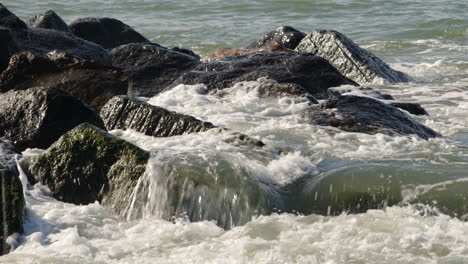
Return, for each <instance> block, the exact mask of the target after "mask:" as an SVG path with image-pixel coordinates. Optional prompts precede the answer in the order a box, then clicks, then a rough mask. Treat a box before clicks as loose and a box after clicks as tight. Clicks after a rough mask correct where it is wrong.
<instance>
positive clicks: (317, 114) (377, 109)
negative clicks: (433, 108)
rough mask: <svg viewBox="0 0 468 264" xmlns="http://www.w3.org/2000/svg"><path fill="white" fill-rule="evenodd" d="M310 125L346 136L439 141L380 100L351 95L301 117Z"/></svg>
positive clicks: (435, 135) (333, 99) (408, 117)
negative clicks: (367, 135) (381, 136)
mask: <svg viewBox="0 0 468 264" xmlns="http://www.w3.org/2000/svg"><path fill="white" fill-rule="evenodd" d="M304 115H305V116H306V117H307V118H308V119H309V121H310V122H311V123H312V124H315V125H320V126H333V127H337V128H340V129H342V130H344V131H349V132H360V133H367V134H377V133H382V134H387V135H398V134H399V135H417V136H419V137H420V138H423V139H429V138H434V137H439V136H440V135H439V134H438V133H437V132H435V131H433V130H432V129H430V128H428V127H426V126H424V125H422V124H420V123H418V122H417V121H415V120H413V119H412V118H411V117H410V116H408V115H406V114H405V113H403V112H402V111H400V110H398V109H397V108H396V107H393V106H391V105H388V104H385V103H383V102H380V101H379V100H376V99H373V98H369V97H361V96H354V95H346V96H337V97H333V98H331V99H329V100H327V101H325V102H323V103H321V104H320V105H318V106H317V107H312V108H310V109H309V110H307V111H306V112H305V114H304Z"/></svg>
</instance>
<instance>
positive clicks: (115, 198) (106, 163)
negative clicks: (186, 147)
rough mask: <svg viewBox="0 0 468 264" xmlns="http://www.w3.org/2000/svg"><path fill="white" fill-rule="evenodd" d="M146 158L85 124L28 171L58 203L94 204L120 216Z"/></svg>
mask: <svg viewBox="0 0 468 264" xmlns="http://www.w3.org/2000/svg"><path fill="white" fill-rule="evenodd" d="M148 158H149V153H148V152H146V151H144V150H142V149H140V148H138V147H136V146H134V145H132V144H130V143H128V142H126V141H124V140H121V139H118V138H116V137H114V136H112V135H110V134H108V133H107V132H105V131H104V130H101V129H99V128H97V127H95V126H92V125H90V124H86V123H85V124H81V125H79V126H78V127H76V128H74V129H73V130H71V131H69V132H68V133H66V134H65V135H63V136H62V137H61V138H60V139H59V140H58V141H57V142H55V143H54V144H53V145H52V146H50V148H48V149H47V150H46V151H45V152H44V153H42V154H40V155H39V156H37V157H35V158H33V159H32V160H31V162H30V163H29V167H28V170H29V172H30V173H31V174H32V175H33V176H34V178H35V180H37V181H38V182H40V183H42V184H44V185H46V186H48V187H49V189H50V190H51V193H52V195H53V197H55V198H56V199H58V200H60V201H63V202H67V203H74V204H77V205H80V204H89V203H94V202H95V201H98V202H100V203H101V204H102V205H103V206H104V207H106V208H108V209H109V210H111V211H112V212H114V213H117V214H121V213H122V212H123V210H124V209H125V206H126V201H128V200H129V198H130V195H131V193H132V191H133V189H134V188H135V186H136V184H137V182H138V179H139V178H140V176H141V175H143V173H144V172H145V169H146V163H147V161H148Z"/></svg>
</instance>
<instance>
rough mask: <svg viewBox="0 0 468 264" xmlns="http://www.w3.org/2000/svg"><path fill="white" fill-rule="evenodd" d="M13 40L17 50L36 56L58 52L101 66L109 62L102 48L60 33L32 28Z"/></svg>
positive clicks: (16, 35)
mask: <svg viewBox="0 0 468 264" xmlns="http://www.w3.org/2000/svg"><path fill="white" fill-rule="evenodd" d="M15 40H16V43H17V45H18V48H19V50H21V51H29V52H31V53H33V54H35V55H38V56H43V57H47V56H48V53H50V52H55V53H57V52H58V53H62V54H64V55H66V56H71V57H77V58H80V59H85V60H96V61H98V62H100V63H103V64H110V62H111V58H110V56H109V53H108V52H107V51H106V50H105V49H104V48H103V47H101V46H99V45H97V44H94V43H92V42H89V41H86V40H84V39H81V38H78V37H76V36H75V35H73V34H70V33H66V32H62V31H57V30H52V29H44V28H32V29H28V30H22V31H18V32H16V34H15Z"/></svg>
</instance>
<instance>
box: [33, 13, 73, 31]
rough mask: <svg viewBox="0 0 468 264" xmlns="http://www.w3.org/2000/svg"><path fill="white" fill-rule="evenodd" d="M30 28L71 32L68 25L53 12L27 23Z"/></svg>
mask: <svg viewBox="0 0 468 264" xmlns="http://www.w3.org/2000/svg"><path fill="white" fill-rule="evenodd" d="M27 24H28V26H29V27H30V28H46V29H54V30H59V31H63V32H70V28H69V27H68V25H67V23H65V21H63V20H62V18H61V17H59V16H58V15H57V14H56V13H55V12H54V11H53V10H47V11H46V12H45V13H42V14H39V15H37V16H35V17H33V18H31V19H29V20H28V21H27Z"/></svg>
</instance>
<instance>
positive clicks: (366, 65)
mask: <svg viewBox="0 0 468 264" xmlns="http://www.w3.org/2000/svg"><path fill="white" fill-rule="evenodd" d="M296 51H298V52H301V53H312V54H315V55H317V56H320V57H322V58H324V59H326V60H328V61H329V62H330V63H331V64H332V65H333V66H334V67H335V68H337V69H338V70H339V71H340V72H341V73H342V74H343V75H344V76H346V77H348V78H350V79H351V80H353V81H355V82H358V83H372V82H377V81H381V80H384V81H388V82H391V83H396V82H407V81H409V77H408V76H406V75H405V74H404V73H402V72H399V71H396V70H393V69H392V68H390V66H388V65H387V64H386V63H385V62H383V61H382V60H381V59H379V58H378V57H377V56H375V55H374V54H372V53H371V52H369V51H367V50H365V49H363V48H361V47H359V46H358V45H357V44H355V43H354V42H353V41H352V40H351V39H349V38H348V37H346V36H345V35H343V34H341V33H339V32H337V31H334V30H315V31H313V32H312V33H310V34H309V35H307V36H306V37H305V38H304V39H303V40H302V41H301V43H299V45H298V46H297V47H296Z"/></svg>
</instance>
